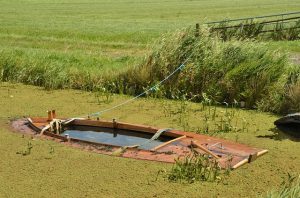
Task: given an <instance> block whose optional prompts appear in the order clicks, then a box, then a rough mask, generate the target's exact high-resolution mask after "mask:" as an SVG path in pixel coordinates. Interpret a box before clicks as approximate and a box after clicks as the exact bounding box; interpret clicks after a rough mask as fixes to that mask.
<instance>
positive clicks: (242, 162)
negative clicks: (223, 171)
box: [232, 158, 248, 169]
mask: <svg viewBox="0 0 300 198" xmlns="http://www.w3.org/2000/svg"><path fill="white" fill-rule="evenodd" d="M246 163H248V159H247V158H246V159H244V160H242V161H240V162H239V163H237V164H235V165H234V166H232V169H236V168H238V167H240V166H242V165H244V164H246Z"/></svg>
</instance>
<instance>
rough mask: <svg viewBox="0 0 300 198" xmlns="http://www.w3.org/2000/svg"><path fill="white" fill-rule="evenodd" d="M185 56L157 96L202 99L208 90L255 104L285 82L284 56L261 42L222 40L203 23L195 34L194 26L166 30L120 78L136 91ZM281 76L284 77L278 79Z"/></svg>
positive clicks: (219, 98)
mask: <svg viewBox="0 0 300 198" xmlns="http://www.w3.org/2000/svg"><path fill="white" fill-rule="evenodd" d="M186 59H189V60H188V62H187V63H186V65H185V68H184V69H183V70H182V71H181V72H178V73H177V74H175V75H174V76H173V77H172V78H170V79H169V80H168V81H166V82H165V83H164V84H163V85H162V86H161V87H159V91H160V95H162V96H164V97H167V98H175V99H178V98H182V97H183V96H184V97H187V98H193V100H194V101H201V100H202V98H201V97H195V96H201V95H202V93H206V94H207V95H209V96H211V97H212V99H213V100H214V101H216V102H219V103H224V102H226V103H230V104H232V103H234V101H243V102H245V104H246V107H248V108H256V107H257V105H258V103H259V102H261V101H264V100H265V99H266V98H268V97H269V96H270V95H271V94H273V93H272V91H273V90H274V86H277V87H278V86H279V87H280V86H281V87H284V86H285V83H286V80H287V79H286V78H287V76H285V74H287V72H288V68H289V64H288V61H287V57H286V55H284V54H280V53H279V52H274V51H270V50H268V47H267V45H266V44H265V43H259V42H252V41H247V40H244V41H243V42H241V41H237V40H231V41H227V42H223V41H222V39H220V38H219V37H211V35H210V33H209V29H206V28H202V29H201V30H200V35H199V37H195V35H194V31H193V30H192V29H188V30H181V31H177V32H175V33H170V34H166V35H164V36H163V38H162V39H161V40H160V41H159V42H158V43H157V44H156V45H155V47H154V48H153V52H152V53H151V54H150V55H149V56H148V58H146V60H145V61H144V63H143V64H141V65H139V66H136V67H132V68H130V69H129V70H128V71H127V72H125V73H124V74H121V75H120V78H121V81H123V82H124V84H126V85H127V86H128V87H134V90H135V92H134V94H137V93H140V92H142V91H143V90H144V89H145V88H146V87H149V86H152V85H153V84H154V83H156V82H158V81H159V80H161V79H163V78H164V77H165V76H167V75H168V74H169V73H170V72H172V71H174V70H175V69H176V68H177V67H178V66H179V65H180V64H181V63H182V62H184V61H185V60H186ZM280 79H284V80H283V82H282V83H281V84H278V81H279V80H280ZM119 80H120V79H119ZM280 82H281V81H280ZM277 110H278V109H275V110H274V111H277Z"/></svg>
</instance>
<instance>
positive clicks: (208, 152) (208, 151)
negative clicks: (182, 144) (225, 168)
mask: <svg viewBox="0 0 300 198" xmlns="http://www.w3.org/2000/svg"><path fill="white" fill-rule="evenodd" d="M191 144H192V146H195V147H197V148H199V149H201V150H202V151H204V152H205V153H207V154H209V155H211V156H213V157H214V158H216V159H220V157H219V156H217V155H216V154H214V153H213V152H211V151H210V150H208V149H207V148H205V147H204V146H202V145H201V144H199V143H197V142H196V141H191Z"/></svg>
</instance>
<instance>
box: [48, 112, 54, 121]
mask: <svg viewBox="0 0 300 198" xmlns="http://www.w3.org/2000/svg"><path fill="white" fill-rule="evenodd" d="M47 113H48V120H47V121H52V120H53V117H52V112H51V111H47Z"/></svg>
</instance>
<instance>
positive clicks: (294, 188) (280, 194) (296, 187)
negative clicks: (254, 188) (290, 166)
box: [266, 175, 300, 198]
mask: <svg viewBox="0 0 300 198" xmlns="http://www.w3.org/2000/svg"><path fill="white" fill-rule="evenodd" d="M294 197H295V198H296V197H300V176H299V177H298V178H297V177H295V176H291V175H288V179H287V181H285V182H283V183H282V184H281V185H280V189H279V190H278V191H271V192H269V193H268V194H267V196H266V198H294Z"/></svg>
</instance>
